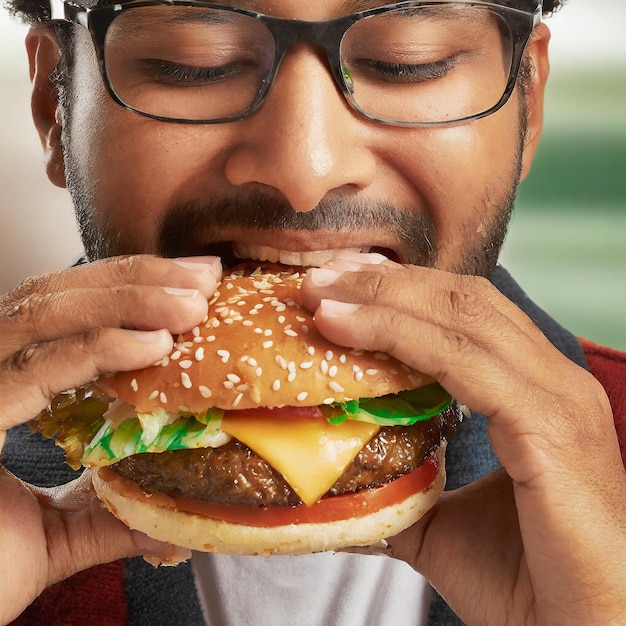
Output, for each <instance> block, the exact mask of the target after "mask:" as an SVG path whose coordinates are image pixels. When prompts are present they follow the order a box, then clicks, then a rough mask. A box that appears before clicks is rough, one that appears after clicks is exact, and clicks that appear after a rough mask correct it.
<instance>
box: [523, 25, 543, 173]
mask: <svg viewBox="0 0 626 626" xmlns="http://www.w3.org/2000/svg"><path fill="white" fill-rule="evenodd" d="M549 42H550V31H549V29H548V27H547V26H546V25H545V24H539V26H537V28H535V30H534V32H533V34H532V36H531V39H530V42H529V43H528V47H527V48H526V56H527V57H530V61H531V64H532V74H531V76H530V78H529V84H528V88H527V93H526V105H527V115H528V127H527V131H526V137H525V139H524V150H523V155H522V180H524V179H525V178H526V176H528V173H529V172H530V166H531V163H532V160H533V158H534V156H535V152H536V151H537V146H538V145H539V139H540V138H541V131H542V130H543V100H544V94H545V89H546V82H547V80H548V74H549V73H550V62H549V59H548V44H549Z"/></svg>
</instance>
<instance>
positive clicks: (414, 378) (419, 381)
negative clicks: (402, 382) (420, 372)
mask: <svg viewBox="0 0 626 626" xmlns="http://www.w3.org/2000/svg"><path fill="white" fill-rule="evenodd" d="M409 380H410V381H411V384H412V385H414V386H415V387H419V386H420V385H421V384H422V382H423V381H424V379H423V378H422V377H421V376H416V375H415V374H409Z"/></svg>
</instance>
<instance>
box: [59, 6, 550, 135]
mask: <svg viewBox="0 0 626 626" xmlns="http://www.w3.org/2000/svg"><path fill="white" fill-rule="evenodd" d="M51 13H52V18H53V19H55V20H58V19H62V20H65V21H70V22H74V23H76V24H81V25H83V26H85V27H86V28H88V29H89V32H90V33H91V37H92V39H93V43H94V46H95V49H96V54H97V57H98V61H99V65H100V71H101V74H102V79H103V81H104V83H105V85H106V86H107V88H108V90H109V92H110V94H111V96H112V98H113V99H114V100H115V101H116V102H118V103H119V104H121V105H122V106H124V107H126V108H127V109H130V110H132V111H135V112H137V113H139V114H141V115H145V116H147V117H151V118H154V119H158V120H162V121H168V122H179V123H197V124H218V123H222V122H232V121H235V120H240V119H243V118H245V117H247V116H249V115H251V114H252V113H253V112H254V111H256V110H257V109H258V108H259V106H261V104H262V103H263V100H264V99H265V97H266V96H267V94H268V92H269V90H270V88H271V85H272V81H273V80H274V78H275V77H276V74H277V72H278V70H279V67H280V64H281V61H282V59H283V58H284V56H285V54H286V52H287V51H288V50H289V49H290V48H291V47H292V46H294V45H295V44H297V43H301V42H305V43H313V44H315V45H317V46H319V47H320V48H322V49H323V50H324V52H325V53H326V57H327V59H328V64H329V67H330V70H331V72H332V75H333V78H334V80H335V82H336V83H337V85H338V86H339V89H340V90H341V92H342V93H343V95H344V96H345V98H346V100H347V101H348V103H349V105H350V106H351V107H352V108H353V109H354V110H355V111H358V112H359V113H360V114H361V115H363V116H365V117H366V118H368V119H371V120H376V121H378V122H383V123H385V124H393V125H399V126H437V125H444V124H453V123H458V122H465V121H469V120H474V119H478V118H481V117H485V116H487V115H490V114H492V113H494V112H495V111H497V110H498V109H500V108H501V107H502V106H503V105H504V104H505V103H506V102H507V100H508V99H509V97H510V95H511V93H512V92H513V89H514V88H515V83H516V80H517V76H518V73H519V70H520V67H521V64H522V58H523V54H524V49H525V47H526V44H527V43H528V40H529V38H530V36H531V34H532V31H533V29H534V28H535V27H536V26H537V24H539V23H540V21H541V0H533V10H532V11H522V10H519V9H515V8H511V7H507V6H502V5H501V4H496V3H494V2H481V1H478V0H472V1H461V2H453V1H447V2H445V1H444V2H442V1H440V2H397V3H395V4H389V5H386V6H382V7H377V8H373V9H370V10H366V11H361V12H359V13H354V14H352V15H345V16H342V17H338V18H336V19H329V20H323V21H302V20H291V19H283V18H277V17H272V16H269V15H263V14H261V13H255V12H253V11H249V10H246V9H242V8H238V7H234V6H223V5H219V4H214V3H209V2H198V1H188V0H149V1H145V0H135V1H133V2H129V3H127V4H114V5H111V6H106V7H100V8H95V9H86V8H84V7H81V6H78V5H76V4H73V3H71V2H70V1H68V0H51ZM301 80H302V81H306V80H307V77H306V75H304V76H302V77H301Z"/></svg>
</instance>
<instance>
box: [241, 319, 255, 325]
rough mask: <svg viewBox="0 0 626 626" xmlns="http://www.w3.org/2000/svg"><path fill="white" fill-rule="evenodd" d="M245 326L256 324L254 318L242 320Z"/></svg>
mask: <svg viewBox="0 0 626 626" xmlns="http://www.w3.org/2000/svg"><path fill="white" fill-rule="evenodd" d="M241 323H242V324H243V325H244V326H254V322H253V321H252V320H243V322H241Z"/></svg>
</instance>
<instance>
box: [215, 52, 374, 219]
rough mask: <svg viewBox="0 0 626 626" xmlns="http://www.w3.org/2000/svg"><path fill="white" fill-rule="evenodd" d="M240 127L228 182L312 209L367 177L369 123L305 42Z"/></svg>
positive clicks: (362, 183) (371, 161) (371, 159)
mask: <svg viewBox="0 0 626 626" xmlns="http://www.w3.org/2000/svg"><path fill="white" fill-rule="evenodd" d="M238 125H240V130H241V133H238V140H237V142H236V143H235V145H234V146H233V148H232V150H231V151H230V153H229V154H228V157H227V161H226V165H225V176H226V178H227V180H228V181H229V182H230V183H231V184H233V185H236V186H260V187H265V188H267V187H270V188H272V190H273V192H274V193H275V192H279V193H280V194H281V195H282V196H283V197H284V198H285V199H286V200H287V201H288V202H289V203H290V205H291V207H292V208H293V209H294V210H296V211H308V210H310V209H312V208H314V207H315V206H316V205H317V204H318V203H319V202H320V201H321V200H322V199H324V197H325V196H326V195H327V194H333V193H356V192H358V191H360V190H362V189H365V188H366V187H367V186H368V185H369V184H370V183H371V182H372V180H373V177H374V172H375V159H374V154H373V153H372V152H371V151H370V150H368V147H367V141H366V135H367V133H363V127H364V126H366V125H367V122H364V121H362V120H361V119H360V118H358V117H357V116H356V114H355V113H354V112H353V111H352V110H351V109H350V108H349V107H348V105H347V103H346V101H345V99H344V98H343V96H342V94H341V93H340V91H339V89H338V88H337V86H336V84H335V82H334V80H333V77H332V74H331V72H330V68H329V67H328V65H327V61H326V57H325V56H324V55H323V53H321V52H318V51H317V50H316V49H314V48H312V47H311V46H309V45H299V46H296V47H294V48H293V49H292V50H290V51H289V53H288V54H287V55H286V56H285V58H284V59H283V62H282V64H281V67H280V69H279V71H278V74H277V76H276V78H275V81H274V84H273V85H272V87H271V89H270V92H269V94H268V95H267V98H266V100H265V102H264V103H263V104H262V105H261V107H260V108H259V109H258V110H257V111H256V112H255V113H254V114H253V115H252V116H250V117H249V118H247V119H246V120H243V121H241V122H238Z"/></svg>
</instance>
